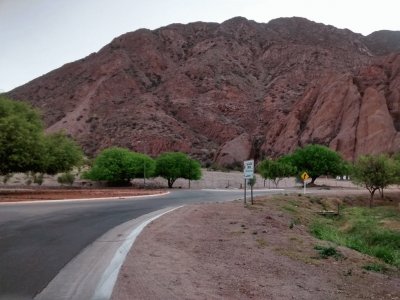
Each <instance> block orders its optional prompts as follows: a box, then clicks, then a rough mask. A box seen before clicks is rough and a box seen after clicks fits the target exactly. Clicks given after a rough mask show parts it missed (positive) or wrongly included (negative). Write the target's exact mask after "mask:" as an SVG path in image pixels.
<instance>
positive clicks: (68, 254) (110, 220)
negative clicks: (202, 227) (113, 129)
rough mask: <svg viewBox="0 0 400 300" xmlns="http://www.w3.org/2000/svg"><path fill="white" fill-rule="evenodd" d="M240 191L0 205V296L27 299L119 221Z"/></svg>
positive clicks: (235, 195) (231, 197) (231, 196)
mask: <svg viewBox="0 0 400 300" xmlns="http://www.w3.org/2000/svg"><path fill="white" fill-rule="evenodd" d="M242 193H243V192H242V191H237V192H215V191H202V190H192V191H188V190H182V191H173V192H171V193H170V194H169V195H165V196H160V197H155V198H150V197H148V198H140V199H131V200H127V199H124V200H108V201H104V200H102V201H97V200H91V201H74V202H56V201H55V202H52V203H40V204H39V203H34V204H11V205H0V299H1V300H2V299H13V297H17V296H18V297H23V299H25V298H26V299H32V298H33V297H34V296H35V295H36V294H38V293H39V292H40V291H41V290H42V289H43V288H44V287H46V285H47V284H48V283H49V282H50V280H51V279H53V278H54V277H55V276H56V275H57V273H58V272H59V271H60V270H61V269H62V268H63V267H64V266H65V265H66V264H67V263H68V262H69V261H70V260H71V259H72V258H73V257H75V256H76V255H77V254H78V253H79V252H80V251H81V250H82V249H84V248H85V247H86V246H88V245H89V244H90V243H92V242H93V241H94V240H96V239H97V238H98V237H99V236H101V235H102V234H104V233H105V232H106V231H108V230H110V229H111V228H113V227H115V226H117V225H119V224H121V223H124V222H126V221H128V220H131V219H134V218H137V217H139V216H141V215H144V214H147V213H150V212H152V211H156V210H159V209H162V208H165V207H169V206H177V205H182V204H188V203H197V202H215V201H228V200H234V199H239V198H242V199H243V194H242ZM261 193H264V194H265V193H267V192H265V191H264V192H261ZM257 194H259V193H257V192H256V193H255V195H257ZM18 299H20V298H18Z"/></svg>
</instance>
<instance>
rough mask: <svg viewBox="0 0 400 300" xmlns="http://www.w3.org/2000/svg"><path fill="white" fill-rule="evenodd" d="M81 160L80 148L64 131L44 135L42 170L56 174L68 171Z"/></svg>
mask: <svg viewBox="0 0 400 300" xmlns="http://www.w3.org/2000/svg"><path fill="white" fill-rule="evenodd" d="M82 161H83V152H82V150H81V148H80V147H79V146H78V145H77V144H76V143H75V141H73V140H72V139H70V138H69V137H67V136H66V135H65V134H64V133H61V132H59V133H54V134H51V135H48V136H45V137H44V153H43V170H42V171H43V172H44V173H47V174H51V175H54V174H57V173H60V172H69V171H71V170H72V168H73V167H74V166H79V165H80V164H81V163H82Z"/></svg>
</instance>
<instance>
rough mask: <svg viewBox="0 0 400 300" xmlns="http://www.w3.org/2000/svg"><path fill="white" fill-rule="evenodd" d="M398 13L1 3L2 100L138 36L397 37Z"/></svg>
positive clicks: (133, 1) (316, 4) (388, 2)
mask: <svg viewBox="0 0 400 300" xmlns="http://www.w3.org/2000/svg"><path fill="white" fill-rule="evenodd" d="M399 6H400V4H399V2H398V0H379V1H376V0H374V1H371V0H330V1H328V0H273V1H270V0H197V1H194V0H0V43H1V44H0V93H1V92H6V91H9V90H11V89H13V88H15V87H17V86H20V85H22V84H24V83H26V82H28V81H30V80H32V79H34V78H36V77H39V76H41V75H43V74H45V73H47V72H50V71H51V70H54V69H56V68H58V67H61V66H62V65H64V64H66V63H68V62H72V61H75V60H77V59H80V58H83V57H85V56H87V55H89V54H90V53H93V52H96V51H98V50H99V49H100V48H102V47H103V46H105V45H106V44H108V43H109V42H111V40H112V39H113V38H115V37H117V36H119V35H121V34H124V33H126V32H130V31H135V30H136V29H139V28H148V29H156V28H159V27H162V26H166V25H168V24H171V23H183V24H187V23H190V22H195V21H204V22H218V23H221V22H223V21H225V20H228V19H230V18H233V17H236V16H242V17H245V18H247V19H249V20H254V21H257V22H261V23H267V22H268V21H270V20H272V19H275V18H279V17H293V16H297V17H304V18H307V19H309V20H312V21H315V22H319V23H324V24H327V25H328V24H329V25H333V26H335V27H338V28H348V29H350V30H352V31H353V32H357V33H361V34H363V35H368V34H370V33H372V32H373V31H376V30H382V29H387V30H400V18H399V16H398V15H399V13H398V12H399Z"/></svg>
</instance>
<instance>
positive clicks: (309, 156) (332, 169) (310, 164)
mask: <svg viewBox="0 0 400 300" xmlns="http://www.w3.org/2000/svg"><path fill="white" fill-rule="evenodd" d="M284 161H287V162H290V163H291V164H292V165H293V166H294V167H296V169H297V172H298V173H300V172H307V173H308V175H309V176H310V177H311V183H312V184H313V183H314V182H315V180H316V179H317V178H318V177H319V176H321V175H332V176H337V175H342V174H343V172H345V171H346V163H345V161H344V160H343V159H342V158H341V156H340V155H339V154H338V153H337V152H335V151H333V150H331V149H329V148H328V147H325V146H321V145H307V146H305V147H304V148H299V149H297V150H296V151H295V152H294V153H293V154H291V155H288V156H286V157H285V159H284Z"/></svg>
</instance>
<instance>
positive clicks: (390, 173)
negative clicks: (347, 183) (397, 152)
mask: <svg viewBox="0 0 400 300" xmlns="http://www.w3.org/2000/svg"><path fill="white" fill-rule="evenodd" d="M398 170H399V166H398V164H397V163H396V162H395V161H394V160H393V159H391V158H389V157H387V156H386V155H383V154H381V155H365V156H360V157H359V158H358V159H357V160H356V162H355V163H354V165H353V167H352V169H351V179H352V181H353V182H354V183H356V184H359V185H362V186H364V187H365V188H366V189H367V190H368V191H369V193H370V200H369V207H372V204H373V200H374V194H375V192H376V190H379V189H382V191H383V189H384V188H385V187H387V186H388V185H390V184H393V183H395V182H396V181H397V178H398V177H397V174H398Z"/></svg>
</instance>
